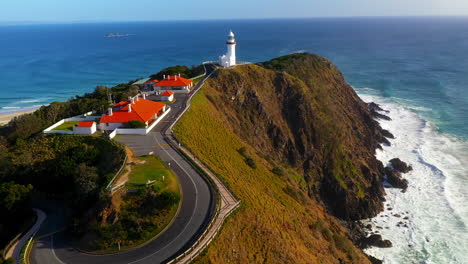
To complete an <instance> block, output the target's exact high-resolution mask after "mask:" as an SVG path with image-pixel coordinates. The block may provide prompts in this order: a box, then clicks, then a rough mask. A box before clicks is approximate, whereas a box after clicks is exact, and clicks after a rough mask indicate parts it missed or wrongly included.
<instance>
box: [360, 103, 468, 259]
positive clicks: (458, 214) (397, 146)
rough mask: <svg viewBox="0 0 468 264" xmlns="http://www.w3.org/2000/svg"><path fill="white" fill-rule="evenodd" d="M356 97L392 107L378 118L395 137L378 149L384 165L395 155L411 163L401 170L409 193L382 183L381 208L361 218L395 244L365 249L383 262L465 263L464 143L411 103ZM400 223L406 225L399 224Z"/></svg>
mask: <svg viewBox="0 0 468 264" xmlns="http://www.w3.org/2000/svg"><path fill="white" fill-rule="evenodd" d="M360 96H361V98H363V100H364V101H366V102H370V101H373V102H376V103H378V104H380V105H381V107H382V108H384V109H385V110H390V112H389V113H388V115H389V116H390V117H391V118H392V120H391V121H381V122H380V123H381V126H382V127H383V128H384V129H387V130H389V131H390V132H392V133H393V134H394V135H395V137H396V138H395V139H393V140H390V141H391V144H392V145H391V146H384V148H383V150H382V151H377V158H378V159H379V160H381V161H382V162H383V163H384V164H386V163H387V162H388V161H389V160H390V159H392V158H395V157H398V158H400V159H401V160H403V161H405V162H408V163H410V164H411V165H412V166H413V171H412V172H409V173H407V174H404V177H405V178H406V179H408V181H409V187H408V190H407V192H406V193H402V192H401V190H399V189H393V188H386V192H387V196H386V198H387V201H386V202H385V205H386V206H385V211H384V212H382V213H380V214H379V215H378V216H377V217H375V218H373V219H369V220H367V221H364V222H365V223H366V224H367V223H368V222H369V223H371V224H372V225H373V227H374V228H373V229H374V230H377V231H378V232H379V233H380V234H382V236H383V238H384V239H389V240H390V241H392V243H393V247H392V248H385V249H381V248H370V249H367V250H366V252H367V253H369V254H371V255H373V256H375V257H377V258H380V259H383V260H384V263H444V264H445V263H468V251H467V249H468V228H467V223H468V208H467V206H466V202H467V201H468V188H467V187H468V142H467V141H463V140H461V139H457V138H455V137H452V136H449V135H445V134H440V133H438V132H437V131H436V128H435V127H434V126H433V125H432V124H431V123H430V122H428V121H426V120H425V119H424V118H422V117H421V116H420V115H419V114H417V113H415V112H413V111H412V109H414V108H413V107H411V106H409V107H407V106H404V105H401V104H398V103H395V101H391V100H392V99H383V98H381V97H377V96H369V95H360ZM389 208H392V210H388V209H389ZM394 214H399V215H401V216H400V217H396V216H394ZM404 217H408V219H407V220H406V219H403V218H404ZM399 222H403V223H404V224H406V225H407V227H403V226H401V227H397V224H398V223H399ZM377 226H379V227H381V228H382V229H379V228H377Z"/></svg>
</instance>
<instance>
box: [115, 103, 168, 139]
mask: <svg viewBox="0 0 468 264" xmlns="http://www.w3.org/2000/svg"><path fill="white" fill-rule="evenodd" d="M170 111H171V108H167V110H166V111H165V112H164V113H163V114H162V115H161V116H160V117H158V119H156V120H155V121H154V122H153V123H152V124H151V126H149V127H147V128H115V129H114V131H112V133H110V134H109V138H114V137H115V136H116V135H146V134H148V133H149V132H150V131H151V130H152V129H153V128H154V127H155V126H156V125H157V124H158V123H159V122H160V121H161V120H162V119H163V118H164V117H165V116H166V115H167V114H168V113H169V112H170Z"/></svg>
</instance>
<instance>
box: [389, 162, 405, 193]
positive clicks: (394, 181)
mask: <svg viewBox="0 0 468 264" xmlns="http://www.w3.org/2000/svg"><path fill="white" fill-rule="evenodd" d="M384 171H385V175H387V182H388V183H390V184H391V185H392V186H393V187H395V188H400V189H403V191H405V190H406V189H407V188H408V181H407V180H406V179H403V178H402V177H401V173H399V172H398V171H397V170H395V169H393V168H392V167H385V170H384Z"/></svg>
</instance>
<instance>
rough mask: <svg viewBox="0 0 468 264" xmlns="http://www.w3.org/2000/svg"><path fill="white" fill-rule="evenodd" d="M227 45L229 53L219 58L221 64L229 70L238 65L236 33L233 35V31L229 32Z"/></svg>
mask: <svg viewBox="0 0 468 264" xmlns="http://www.w3.org/2000/svg"><path fill="white" fill-rule="evenodd" d="M226 45H227V53H226V54H225V55H223V56H220V57H219V63H220V64H221V66H223V67H225V68H228V67H231V66H234V65H236V39H235V38H234V33H232V31H230V32H229V35H228V39H227V42H226Z"/></svg>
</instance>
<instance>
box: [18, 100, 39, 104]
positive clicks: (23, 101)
mask: <svg viewBox="0 0 468 264" xmlns="http://www.w3.org/2000/svg"><path fill="white" fill-rule="evenodd" d="M37 102H40V100H21V101H19V102H18V103H20V104H30V103H37Z"/></svg>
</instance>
